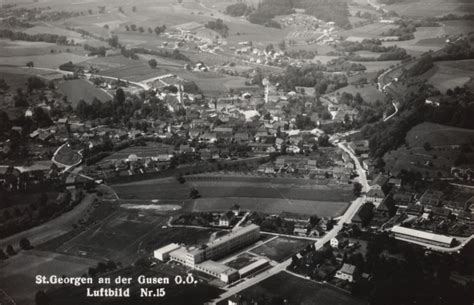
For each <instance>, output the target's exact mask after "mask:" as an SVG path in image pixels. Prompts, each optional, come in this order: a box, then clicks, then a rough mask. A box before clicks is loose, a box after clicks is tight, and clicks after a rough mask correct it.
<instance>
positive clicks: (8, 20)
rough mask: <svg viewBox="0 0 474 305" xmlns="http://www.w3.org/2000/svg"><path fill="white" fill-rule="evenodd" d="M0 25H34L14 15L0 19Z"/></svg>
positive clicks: (11, 26)
mask: <svg viewBox="0 0 474 305" xmlns="http://www.w3.org/2000/svg"><path fill="white" fill-rule="evenodd" d="M0 26H1V27H2V28H31V27H33V26H34V25H33V24H32V23H29V22H26V21H23V20H20V19H18V18H16V17H14V16H12V17H9V18H5V19H3V20H0Z"/></svg>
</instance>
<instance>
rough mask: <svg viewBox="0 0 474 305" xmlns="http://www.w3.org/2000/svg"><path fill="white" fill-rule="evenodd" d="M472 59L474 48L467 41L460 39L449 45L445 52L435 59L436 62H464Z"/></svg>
mask: <svg viewBox="0 0 474 305" xmlns="http://www.w3.org/2000/svg"><path fill="white" fill-rule="evenodd" d="M471 42H472V37H471ZM472 58H474V48H473V47H472V46H471V44H470V43H469V41H467V40H466V39H460V40H458V41H455V42H454V43H451V44H449V45H447V46H446V48H445V49H444V52H442V53H438V54H437V55H436V56H435V57H434V60H436V61H438V60H462V59H472Z"/></svg>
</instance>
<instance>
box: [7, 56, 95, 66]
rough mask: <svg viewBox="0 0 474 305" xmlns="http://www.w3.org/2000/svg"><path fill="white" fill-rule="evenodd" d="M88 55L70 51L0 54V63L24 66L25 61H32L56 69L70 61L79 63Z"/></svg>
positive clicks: (36, 64)
mask: <svg viewBox="0 0 474 305" xmlns="http://www.w3.org/2000/svg"><path fill="white" fill-rule="evenodd" d="M87 59H88V57H86V56H82V55H77V54H72V53H58V54H44V55H28V56H14V57H13V56H9V57H1V56H0V65H9V66H20V67H24V66H26V63H27V62H29V61H32V62H33V63H34V65H35V67H41V68H49V69H57V68H58V67H59V66H60V65H62V64H64V63H67V62H69V61H72V62H73V63H76V64H77V63H80V62H83V61H85V60H87Z"/></svg>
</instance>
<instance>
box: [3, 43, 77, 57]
mask: <svg viewBox="0 0 474 305" xmlns="http://www.w3.org/2000/svg"><path fill="white" fill-rule="evenodd" d="M51 50H52V51H53V52H55V53H60V52H67V50H69V52H73V53H77V54H85V53H84V51H83V50H82V48H80V47H76V46H62V45H57V44H55V43H48V42H39V41H36V42H35V41H21V40H15V41H12V40H9V39H0V57H17V56H35V55H46V54H51Z"/></svg>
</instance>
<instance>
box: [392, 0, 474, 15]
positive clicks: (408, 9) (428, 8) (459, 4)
mask: <svg viewBox="0 0 474 305" xmlns="http://www.w3.org/2000/svg"><path fill="white" fill-rule="evenodd" d="M384 7H385V8H386V9H388V10H391V11H395V12H396V13H398V14H399V15H404V16H409V17H436V16H441V15H444V14H446V13H447V12H449V13H452V14H458V15H463V14H466V13H469V12H471V13H472V12H473V11H474V3H472V2H470V1H467V0H466V1H458V0H421V1H403V2H401V3H397V4H392V5H386V6H384Z"/></svg>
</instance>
